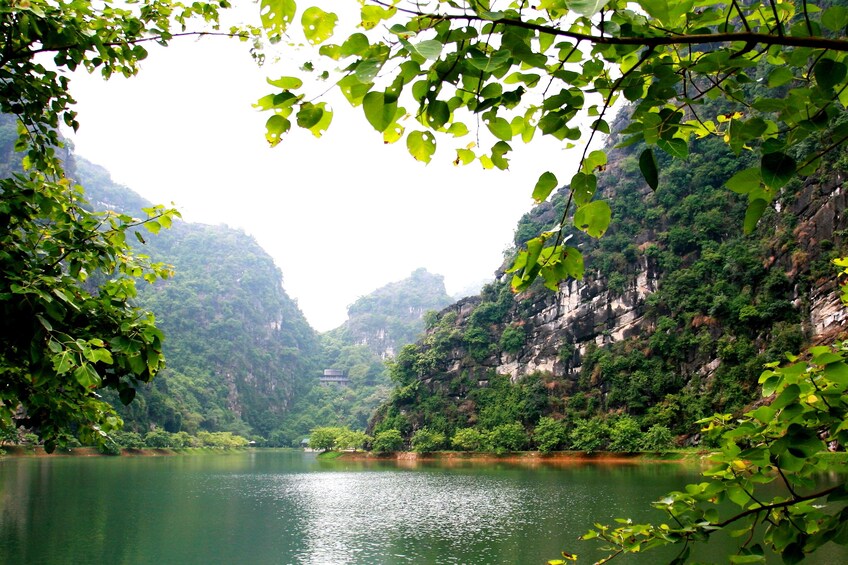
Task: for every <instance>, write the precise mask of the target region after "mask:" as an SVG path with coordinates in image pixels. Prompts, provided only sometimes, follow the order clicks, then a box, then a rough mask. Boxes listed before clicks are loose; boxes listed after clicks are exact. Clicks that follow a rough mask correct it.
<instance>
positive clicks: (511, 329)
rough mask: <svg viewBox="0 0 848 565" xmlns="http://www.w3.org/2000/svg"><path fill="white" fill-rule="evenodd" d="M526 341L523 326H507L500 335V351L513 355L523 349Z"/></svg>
mask: <svg viewBox="0 0 848 565" xmlns="http://www.w3.org/2000/svg"><path fill="white" fill-rule="evenodd" d="M526 339H527V335H526V332H525V331H524V327H523V326H507V327H506V328H504V331H503V333H502V334H501V341H500V344H499V345H500V347H501V349H502V350H504V351H506V352H507V353H510V354H512V355H515V354H516V353H518V352H519V351H521V348H522V347H524V342H525V341H526Z"/></svg>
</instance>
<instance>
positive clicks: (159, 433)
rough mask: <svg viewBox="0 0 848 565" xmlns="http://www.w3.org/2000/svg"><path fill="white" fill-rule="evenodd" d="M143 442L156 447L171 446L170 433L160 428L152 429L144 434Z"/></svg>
mask: <svg viewBox="0 0 848 565" xmlns="http://www.w3.org/2000/svg"><path fill="white" fill-rule="evenodd" d="M144 443H145V445H147V447H153V448H156V449H162V448H166V447H171V434H169V433H168V432H166V431H165V430H162V429H159V430H153V431H150V432H147V434H146V435H145V436H144Z"/></svg>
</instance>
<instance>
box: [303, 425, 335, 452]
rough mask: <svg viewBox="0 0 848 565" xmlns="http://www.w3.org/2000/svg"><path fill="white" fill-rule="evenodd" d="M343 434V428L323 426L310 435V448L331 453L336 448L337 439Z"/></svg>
mask: <svg viewBox="0 0 848 565" xmlns="http://www.w3.org/2000/svg"><path fill="white" fill-rule="evenodd" d="M341 433H342V428H339V427H335V426H322V427H319V428H314V429H313V430H312V431H311V432H310V434H309V447H311V448H312V449H320V450H321V451H329V450H331V449H333V448H335V447H336V438H337V437H339V435H340V434H341Z"/></svg>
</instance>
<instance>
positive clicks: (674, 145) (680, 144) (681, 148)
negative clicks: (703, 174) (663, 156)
mask: <svg viewBox="0 0 848 565" xmlns="http://www.w3.org/2000/svg"><path fill="white" fill-rule="evenodd" d="M657 147H659V148H660V149H662V150H663V151H665V152H666V153H668V154H669V155H671V156H672V157H675V158H677V159H685V158H686V157H688V156H689V144H688V143H686V141H684V140H682V139H679V138H677V137H673V138H671V139H658V140H657Z"/></svg>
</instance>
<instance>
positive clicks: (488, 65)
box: [468, 49, 512, 73]
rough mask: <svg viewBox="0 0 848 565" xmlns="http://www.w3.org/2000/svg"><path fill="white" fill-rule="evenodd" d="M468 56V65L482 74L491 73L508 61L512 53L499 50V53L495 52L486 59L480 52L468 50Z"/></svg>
mask: <svg viewBox="0 0 848 565" xmlns="http://www.w3.org/2000/svg"><path fill="white" fill-rule="evenodd" d="M468 56H469V58H468V63H469V64H470V65H471V66H472V67H474V68H476V69H477V70H478V71H483V72H484V73H493V72H495V71H497V70H498V69H500V68H501V67H502V66H503V65H505V64H506V63H507V62H508V61H509V59H510V57H511V56H512V53H511V52H510V51H507V50H506V49H501V50H500V51H495V52H494V53H493V54H492V56H491V57H488V56H486V54H485V53H483V52H482V51H479V50H473V51H472V50H469V52H468Z"/></svg>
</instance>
